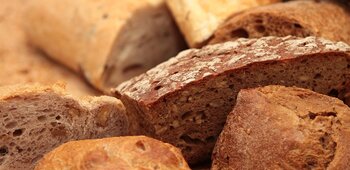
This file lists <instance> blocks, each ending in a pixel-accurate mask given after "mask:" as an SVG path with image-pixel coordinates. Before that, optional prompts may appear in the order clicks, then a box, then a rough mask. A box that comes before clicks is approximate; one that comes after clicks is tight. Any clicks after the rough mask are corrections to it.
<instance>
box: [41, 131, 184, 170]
mask: <svg viewBox="0 0 350 170" xmlns="http://www.w3.org/2000/svg"><path fill="white" fill-rule="evenodd" d="M73 155H74V156H73ZM46 169H51V170H55V169H57V170H59V169H67V170H73V169H74V170H92V169H95V170H96V169H101V170H102V169H111V170H112V169H121V170H124V169H125V170H128V169H143V170H148V169H149V170H154V169H162V170H172V169H173V170H188V169H189V167H188V165H187V163H186V162H185V160H184V158H183V157H182V155H181V152H180V151H179V150H178V149H177V148H175V147H174V146H172V145H170V144H167V143H163V142H161V141H158V140H155V139H152V138H148V137H145V136H130V137H114V138H104V139H96V140H82V141H73V142H68V143H66V144H63V145H61V146H59V147H58V148H56V149H54V150H53V151H51V152H50V153H48V154H46V155H45V156H44V158H43V159H42V160H41V161H40V162H39V163H38V164H37V166H36V168H35V170H46Z"/></svg>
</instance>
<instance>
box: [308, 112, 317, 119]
mask: <svg viewBox="0 0 350 170" xmlns="http://www.w3.org/2000/svg"><path fill="white" fill-rule="evenodd" d="M316 116H317V115H316V114H315V113H312V112H309V118H310V119H311V120H314V119H315V118H316Z"/></svg>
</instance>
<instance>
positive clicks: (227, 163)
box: [212, 86, 350, 170]
mask: <svg viewBox="0 0 350 170" xmlns="http://www.w3.org/2000/svg"><path fill="white" fill-rule="evenodd" d="M349 125H350V108H349V107H347V106H346V105H345V104H344V103H343V102H342V101H340V100H339V99H337V98H332V97H329V96H325V95H321V94H318V93H315V92H313V91H310V90H307V89H301V88H296V87H284V86H266V87H262V88H256V89H247V90H241V91H240V93H239V94H238V97H237V103H236V106H235V108H234V109H233V111H232V112H231V113H230V114H229V116H228V118H227V122H226V125H225V127H224V130H223V131H222V133H221V134H220V137H219V139H218V141H217V143H216V146H215V149H214V152H213V155H212V160H213V166H212V169H213V170H218V169H221V170H225V169H347V168H348V167H349V165H350V163H349V160H350V147H349V146H350V144H349V143H350V137H349V135H350V129H349V128H348V127H349Z"/></svg>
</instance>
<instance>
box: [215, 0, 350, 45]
mask: <svg viewBox="0 0 350 170" xmlns="http://www.w3.org/2000/svg"><path fill="white" fill-rule="evenodd" d="M349 21H350V12H349V8H348V7H345V6H344V5H341V4H340V3H337V2H336V1H324V0H323V1H313V0H300V1H290V2H285V3H276V4H271V5H266V6H261V7H257V8H253V9H249V10H246V11H244V12H242V13H239V14H234V15H232V16H230V17H229V18H228V19H227V20H226V21H225V22H224V23H223V24H222V25H220V27H219V28H218V29H217V30H216V31H215V33H214V35H213V37H212V38H211V40H210V41H209V44H213V43H219V42H226V41H230V40H234V39H237V38H258V37H264V36H279V37H283V36H288V35H294V36H298V37H307V36H319V37H324V38H327V39H329V40H333V41H343V42H346V43H350V22H349Z"/></svg>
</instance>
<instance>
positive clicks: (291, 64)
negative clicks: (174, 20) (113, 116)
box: [116, 36, 350, 163]
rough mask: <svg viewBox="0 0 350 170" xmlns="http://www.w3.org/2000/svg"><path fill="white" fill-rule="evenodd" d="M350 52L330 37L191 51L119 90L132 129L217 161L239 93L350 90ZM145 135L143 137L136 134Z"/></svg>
mask: <svg viewBox="0 0 350 170" xmlns="http://www.w3.org/2000/svg"><path fill="white" fill-rule="evenodd" d="M349 79H350V47H349V46H348V45H347V44H345V43H342V42H332V41H329V40H326V39H323V38H315V37H307V38H296V37H291V36H288V37H283V38H278V37H264V38H260V39H239V40H237V41H232V42H227V43H223V44H216V45H210V46H206V47H204V48H202V49H191V50H187V51H184V52H182V53H180V54H179V55H178V56H176V57H174V58H172V59H170V60H168V61H167V62H164V63H162V64H160V65H158V66H157V67H155V68H153V69H151V70H149V71H148V72H147V73H145V74H142V75H141V76H138V77H136V78H134V79H132V80H130V81H127V82H125V83H123V84H121V85H120V86H118V87H117V88H116V96H118V97H120V98H121V99H122V101H123V103H124V104H125V106H126V108H127V110H128V113H129V114H128V116H130V119H133V120H134V121H135V122H140V124H136V123H135V124H133V125H132V126H133V127H132V128H131V130H134V131H135V132H134V133H136V134H147V135H150V136H153V137H155V138H157V139H161V140H162V141H165V142H169V143H171V144H173V145H175V146H177V147H179V148H181V149H182V153H183V154H184V156H185V158H186V159H187V160H188V161H189V162H190V163H196V162H199V161H203V160H204V159H206V158H209V157H210V154H211V151H212V148H213V147H214V144H215V141H216V138H217V136H218V135H219V134H220V132H221V130H222V127H223V125H224V123H225V120H226V116H227V114H228V113H229V112H230V111H231V110H232V106H233V105H234V103H235V100H236V95H237V93H238V92H239V90H240V89H245V88H251V87H258V86H265V85H271V84H279V85H286V86H298V87H303V88H308V89H313V90H315V91H317V92H320V93H323V94H329V93H334V92H338V91H340V90H343V89H345V88H346V86H345V82H346V81H348V80H349ZM137 130H142V131H137Z"/></svg>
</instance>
